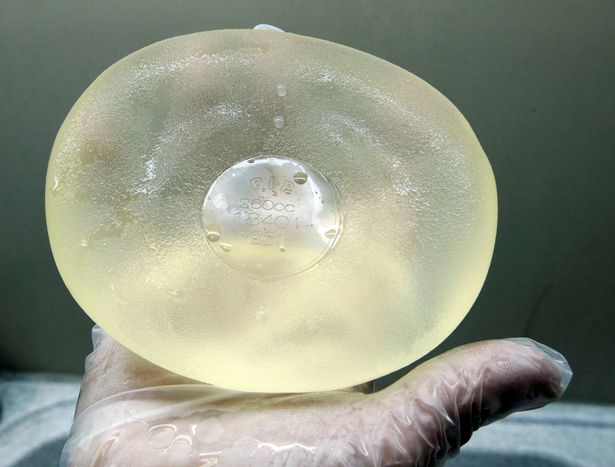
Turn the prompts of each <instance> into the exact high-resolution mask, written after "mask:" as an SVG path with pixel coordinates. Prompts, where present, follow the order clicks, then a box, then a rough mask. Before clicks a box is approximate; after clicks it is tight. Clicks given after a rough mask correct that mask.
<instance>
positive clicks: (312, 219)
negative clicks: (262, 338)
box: [202, 156, 342, 279]
mask: <svg viewBox="0 0 615 467" xmlns="http://www.w3.org/2000/svg"><path fill="white" fill-rule="evenodd" d="M202 219H203V228H204V229H205V239H206V241H207V243H208V244H209V246H210V247H211V249H212V251H213V252H214V253H215V254H216V255H217V256H218V257H219V258H220V259H221V260H222V261H223V262H224V263H226V264H227V265H228V266H230V267H231V268H233V269H235V270H236V271H237V272H239V273H241V274H244V275H247V276H251V277H255V278H260V279H275V278H280V277H285V276H290V275H293V274H297V273H299V272H301V271H305V270H306V269H308V268H310V267H312V266H314V265H315V264H317V263H318V262H319V261H320V260H322V259H323V258H324V257H325V256H326V255H327V253H329V252H330V251H331V250H332V249H333V247H334V246H335V244H336V243H337V241H338V239H339V238H340V235H341V232H342V212H341V203H340V199H339V194H338V191H337V189H336V188H335V186H334V185H333V184H332V183H331V181H329V180H328V179H327V178H326V177H325V175H323V174H322V173H320V172H319V171H317V170H316V169H315V168H313V167H311V166H310V165H308V164H305V163H302V162H299V161H296V160H293V159H288V158H285V157H280V156H266V157H259V158H252V159H246V160H243V161H241V162H238V163H237V164H234V165H233V166H232V167H230V168H229V169H227V170H226V171H224V172H223V173H222V174H221V175H220V176H219V177H218V178H217V179H216V180H215V182H214V183H213V184H212V185H211V188H210V189H209V192H208V193H207V196H206V197H205V201H204V203H203V211H202Z"/></svg>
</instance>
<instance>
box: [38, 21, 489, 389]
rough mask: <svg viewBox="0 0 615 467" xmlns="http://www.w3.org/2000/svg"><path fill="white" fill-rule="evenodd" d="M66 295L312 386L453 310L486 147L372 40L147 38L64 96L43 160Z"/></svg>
mask: <svg viewBox="0 0 615 467" xmlns="http://www.w3.org/2000/svg"><path fill="white" fill-rule="evenodd" d="M46 190H47V191H46V211H47V223H48V229H49V237H50V241H51V246H52V249H53V253H54V257H55V259H56V262H57V265H58V268H59V270H60V273H61V274H62V277H63V278H64V280H65V282H66V284H67V286H68V287H69V289H70V291H71V293H72V294H73V296H74V297H75V299H76V300H77V301H78V302H79V304H80V305H81V306H82V307H83V309H84V310H85V311H86V312H87V313H88V314H89V315H90V316H91V317H92V319H94V321H96V322H97V323H98V324H99V325H100V326H101V327H102V328H103V329H105V330H106V331H107V332H108V333H110V334H111V335H112V336H113V337H114V338H115V339H117V340H118V341H119V342H121V343H122V344H124V345H125V346H127V347H128V348H130V349H131V350H133V351H134V352H136V353H138V354H139V355H141V356H143V357H144V358H146V359H148V360H150V361H152V362H154V363H156V364H158V365H160V366H163V367H165V368H167V369H169V370H171V371H173V372H176V373H179V374H182V375H185V376H188V377H191V378H194V379H197V380H201V381H206V382H209V383H213V384H216V385H219V386H224V387H228V388H233V389H239V390H247V391H264V392H296V391H309V390H328V389H335V388H341V387H346V386H351V385H355V384H358V383H361V382H364V381H367V380H370V379H373V378H376V377H378V376H381V375H384V374H386V373H389V372H391V371H394V370H396V369H398V368H401V367H403V366H405V365H407V364H409V363H411V362H412V361H414V360H416V359H418V358H420V357H421V356H422V355H424V354H425V353H427V352H428V351H429V350H431V349H433V348H434V347H435V346H436V345H437V344H439V343H440V342H441V341H442V340H443V339H444V338H445V337H446V336H447V335H448V334H450V333H451V332H452V330H453V329H454V328H455V327H456V326H457V325H458V324H459V322H460V321H461V320H462V319H463V317H464V316H465V314H466V313H467V312H468V310H469V308H470V307H471V305H472V303H473V302H474V300H475V299H476V296H477V294H478V292H479V291H480V288H481V286H482V284H483V281H484V279H485V276H486V274H487V270H488V267H489V262H490V259H491V254H492V251H493V244H494V238H495V230H496V217H497V199H496V189H495V182H494V178H493V174H492V171H491V168H490V166H489V162H488V160H487V158H486V156H485V154H484V152H483V150H482V148H481V147H480V144H479V142H478V141H477V139H476V136H475V135H474V133H473V132H472V129H471V128H470V126H469V125H468V123H467V122H466V120H465V119H464V118H463V116H462V115H461V114H460V113H459V111H458V110H457V109H456V108H455V107H454V106H453V105H452V104H451V103H450V102H449V101H448V100H447V99H446V98H445V97H444V96H442V95H441V94H440V93H439V92H438V91H436V90H435V89H433V88H432V87H431V86H429V85H428V84H427V83H425V82H424V81H422V80H420V79H419V78H417V77H416V76H414V75H412V74H411V73H408V72H407V71H404V70H402V69H401V68H398V67H396V66H394V65H392V64H390V63H388V62H385V61H383V60H381V59H378V58H376V57H373V56H371V55H368V54H365V53H362V52H359V51H357V50H353V49H350V48H347V47H344V46H341V45H337V44H333V43H330V42H326V41H322V40H318V39H313V38H308V37H303V36H298V35H294V34H289V33H282V32H272V31H263V30H224V31H211V32H204V33H197V34H191V35H187V36H181V37H175V38H172V39H168V40H165V41H162V42H158V43H156V44H153V45H151V46H149V47H146V48H144V49H142V50H139V51H137V52H135V53H133V54H132V55H129V56H128V57H126V58H124V59H123V60H120V61H119V62H118V63H116V64H115V65H113V66H111V67H110V68H109V69H107V70H106V71H105V72H104V73H103V74H102V75H101V76H100V77H98V78H97V79H96V81H94V83H93V84H92V85H91V86H90V87H89V88H88V89H87V90H86V91H85V92H84V94H83V95H82V96H81V97H80V99H79V100H78V101H77V103H76V104H75V106H74V107H73V109H72V110H71V112H70V113H69V115H68V116H67V118H66V120H65V122H64V124H63V125H62V128H61V129H60V131H59V133H58V136H57V139H56V142H55V144H54V147H53V151H52V154H51V159H50V162H49V170H48V174H47V188H46Z"/></svg>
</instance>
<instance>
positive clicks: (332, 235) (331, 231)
mask: <svg viewBox="0 0 615 467" xmlns="http://www.w3.org/2000/svg"><path fill="white" fill-rule="evenodd" d="M336 235H337V230H335V229H329V230H327V231H326V232H325V237H327V238H335V236H336Z"/></svg>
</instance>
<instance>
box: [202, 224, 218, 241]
mask: <svg viewBox="0 0 615 467" xmlns="http://www.w3.org/2000/svg"><path fill="white" fill-rule="evenodd" d="M205 232H206V234H207V235H206V236H207V240H209V241H210V242H217V241H218V240H220V226H219V225H218V224H209V225H208V226H207V227H205Z"/></svg>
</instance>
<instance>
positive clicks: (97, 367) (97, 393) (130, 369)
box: [75, 326, 196, 415]
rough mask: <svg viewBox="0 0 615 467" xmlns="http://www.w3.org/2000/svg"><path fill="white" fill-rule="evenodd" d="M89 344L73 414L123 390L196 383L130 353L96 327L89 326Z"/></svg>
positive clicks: (77, 413)
mask: <svg viewBox="0 0 615 467" xmlns="http://www.w3.org/2000/svg"><path fill="white" fill-rule="evenodd" d="M92 346H93V350H92V353H90V354H89V355H88V356H87V357H86V359H85V374H84V376H83V381H82V383H81V391H80V393H79V401H78V402H77V409H76V411H75V415H79V414H80V413H81V412H82V411H83V410H85V409H86V408H87V407H89V406H91V405H92V404H94V403H96V402H98V401H99V400H102V399H104V398H105V397H109V396H112V395H115V394H119V393H121V392H124V391H131V390H134V389H142V388H147V387H153V386H169V385H177V384H193V383H196V381H194V380H192V379H190V378H186V377H184V376H180V375H178V374H176V373H172V372H170V371H168V370H165V369H164V368H161V367H159V366H157V365H154V364H153V363H151V362H149V361H147V360H145V359H144V358H142V357H140V356H138V355H137V354H135V353H134V352H131V351H130V350H128V349H127V348H126V347H124V346H123V345H121V344H120V343H118V342H117V341H115V340H114V339H113V338H111V337H110V336H109V335H108V334H107V333H106V332H105V331H104V330H103V329H101V328H100V327H99V326H94V327H93V328H92Z"/></svg>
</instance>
